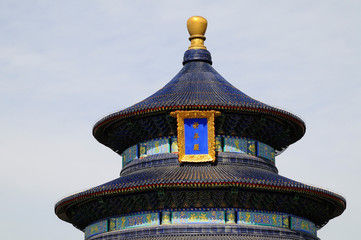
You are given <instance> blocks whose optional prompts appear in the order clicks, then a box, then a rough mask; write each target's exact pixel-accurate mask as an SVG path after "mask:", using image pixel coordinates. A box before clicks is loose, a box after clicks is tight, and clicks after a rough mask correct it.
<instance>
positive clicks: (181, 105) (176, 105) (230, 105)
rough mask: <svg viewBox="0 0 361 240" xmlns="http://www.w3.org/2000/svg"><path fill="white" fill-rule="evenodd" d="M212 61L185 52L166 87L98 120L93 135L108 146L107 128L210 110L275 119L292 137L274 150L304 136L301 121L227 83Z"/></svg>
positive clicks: (203, 54)
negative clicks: (182, 111) (183, 111)
mask: <svg viewBox="0 0 361 240" xmlns="http://www.w3.org/2000/svg"><path fill="white" fill-rule="evenodd" d="M211 62H212V60H211V55H210V53H209V52H208V51H207V50H203V49H192V50H188V51H186V53H185V55H184V61H183V64H184V67H183V68H182V70H181V71H180V72H179V73H178V74H177V75H176V76H175V77H174V78H173V79H172V80H171V81H170V82H169V83H168V84H166V85H165V86H164V87H163V88H162V89H160V90H159V91H157V92H156V93H154V94H153V95H151V96H150V97H148V98H146V99H145V100H143V101H141V102H139V103H137V104H135V105H133V106H131V107H128V108H126V109H124V110H122V111H119V112H115V113H113V114H110V115H108V116H106V117H104V118H103V119H101V120H100V121H98V122H97V123H96V124H95V126H94V129H93V133H94V136H95V137H96V138H97V139H98V141H100V142H102V143H103V144H105V145H109V144H107V141H108V139H107V138H108V137H109V135H111V134H108V135H106V134H105V133H104V132H103V131H104V129H105V128H106V126H108V125H110V124H114V123H115V122H119V121H120V120H123V119H129V118H132V117H137V118H141V117H144V116H146V115H149V114H155V113H157V114H160V113H162V112H163V114H164V113H165V114H166V115H168V114H169V111H173V110H179V109H196V110H197V109H198V110H207V109H209V110H211V109H212V110H220V111H221V112H227V111H228V112H229V111H231V112H233V113H239V114H244V113H247V114H250V113H251V114H254V113H256V114H259V115H262V117H265V118H270V117H271V116H272V117H276V118H277V119H278V121H281V122H283V123H282V124H284V125H289V126H291V127H290V129H292V133H291V134H290V133H289V131H287V133H285V135H286V134H290V135H292V137H290V139H289V140H288V142H287V141H286V142H285V143H284V146H276V147H277V148H285V147H287V146H288V145H289V144H291V143H293V142H295V141H297V140H298V139H299V138H301V137H302V136H303V134H304V132H305V125H304V122H303V121H302V120H301V119H300V118H298V117H297V116H295V115H293V114H291V113H289V112H286V111H284V110H282V109H278V108H275V107H272V106H269V105H267V104H264V103H262V102H260V101H257V100H255V99H253V98H251V97H249V96H248V95H246V94H244V93H243V92H241V91H240V90H238V89H237V88H235V87H234V86H233V85H232V84H230V83H229V82H228V81H226V80H225V79H224V78H223V77H222V76H221V75H220V74H219V73H218V72H217V71H216V70H215V69H214V68H213V67H212V66H211ZM260 127H262V126H260ZM264 127H265V128H266V127H267V126H264Z"/></svg>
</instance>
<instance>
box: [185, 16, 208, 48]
mask: <svg viewBox="0 0 361 240" xmlns="http://www.w3.org/2000/svg"><path fill="white" fill-rule="evenodd" d="M187 28H188V32H189V35H190V37H189V40H190V41H191V45H190V46H189V48H188V49H207V48H206V46H204V41H205V40H206V37H205V36H204V34H205V33H206V29H207V19H205V18H204V17H200V16H193V17H190V18H189V19H188V21H187Z"/></svg>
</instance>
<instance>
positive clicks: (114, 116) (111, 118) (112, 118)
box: [93, 105, 306, 142]
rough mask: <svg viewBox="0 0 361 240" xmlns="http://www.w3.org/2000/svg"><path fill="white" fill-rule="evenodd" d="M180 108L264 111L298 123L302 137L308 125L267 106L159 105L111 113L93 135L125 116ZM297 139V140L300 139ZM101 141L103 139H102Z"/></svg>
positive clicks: (95, 127) (99, 123)
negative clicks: (157, 106)
mask: <svg viewBox="0 0 361 240" xmlns="http://www.w3.org/2000/svg"><path fill="white" fill-rule="evenodd" d="M178 109H202V110H204V109H212V110H231V111H244V112H250V113H255V112H256V113H262V114H266V115H271V116H276V117H279V118H282V119H287V120H289V121H291V122H293V123H296V124H297V125H298V126H299V127H301V129H302V134H301V135H300V136H299V137H298V139H300V138H301V137H302V136H303V135H304V134H305V132H306V126H305V123H304V121H302V119H301V118H299V117H297V116H295V115H293V114H291V113H289V112H287V111H283V110H278V111H277V110H274V109H266V108H254V107H233V106H220V105H186V106H182V105H181V106H166V107H159V108H151V109H145V110H139V111H134V112H125V113H122V112H123V111H121V112H116V113H113V114H110V115H108V116H106V117H104V118H102V119H101V120H99V121H98V122H97V123H96V124H95V125H94V127H93V136H94V137H95V138H96V139H98V141H100V139H99V138H98V136H99V134H98V131H99V129H101V128H103V127H105V126H106V125H107V124H110V123H111V122H113V121H117V120H122V119H125V118H130V117H134V116H139V115H144V114H151V113H157V112H163V111H171V110H178ZM298 139H297V140H298ZM100 142H101V141H100Z"/></svg>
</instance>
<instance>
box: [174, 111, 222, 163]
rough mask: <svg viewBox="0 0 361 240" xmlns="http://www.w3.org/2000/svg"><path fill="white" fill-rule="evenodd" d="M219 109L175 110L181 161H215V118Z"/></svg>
mask: <svg viewBox="0 0 361 240" xmlns="http://www.w3.org/2000/svg"><path fill="white" fill-rule="evenodd" d="M220 114H221V113H220V112H218V111H214V110H211V111H196V110H194V111H175V112H171V113H170V115H171V116H172V117H176V118H177V126H178V127H177V134H178V152H179V162H214V161H215V159H216V156H215V145H216V140H215V128H214V118H215V117H217V116H219V115H220Z"/></svg>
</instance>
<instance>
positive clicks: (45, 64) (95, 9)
mask: <svg viewBox="0 0 361 240" xmlns="http://www.w3.org/2000/svg"><path fill="white" fill-rule="evenodd" d="M360 12H361V2H360V1H357V0H355V1H297V0H295V1H277V0H273V1H268V0H265V1H227V0H224V1H195V0H193V1H185V0H183V1H134V0H132V1H119V0H117V1H115V0H104V1H92V0H87V1H85V0H83V1H46V0H43V1H41V0H39V1H37V0H34V1H25V0H23V1H21V0H18V1H13V0H2V1H0V33H1V37H0V109H1V114H2V115H1V118H0V123H1V124H0V126H1V127H0V131H1V135H0V143H1V144H0V152H1V155H2V157H1V168H0V181H1V186H0V188H1V192H2V194H1V197H0V213H1V214H0V216H1V217H0V226H1V236H2V237H1V238H3V239H9V240H20V239H28V240H48V239H53V240H57V239H62V240H63V239H68V240H76V239H83V233H82V232H80V231H79V230H77V229H75V228H74V227H73V226H71V225H70V224H68V223H65V222H63V221H61V220H59V219H58V218H57V217H56V215H55V214H54V204H55V203H56V202H57V201H58V200H59V199H61V198H63V197H64V196H66V195H68V194H70V193H74V192H76V191H79V190H84V189H86V188H89V187H94V186H97V185H99V184H102V183H104V182H107V181H109V180H112V179H115V178H116V177H117V176H118V175H119V171H120V169H121V162H120V157H119V156H118V155H117V154H115V153H113V152H112V151H111V150H110V149H107V148H106V147H104V146H103V145H101V144H99V143H98V142H97V141H96V140H95V139H94V138H93V137H92V135H91V131H92V127H93V124H94V123H95V122H96V121H97V120H98V119H100V118H101V117H103V116H104V115H106V114H109V113H112V112H114V111H117V110H120V109H123V108H125V107H128V106H130V105H132V104H135V103H136V102H138V101H140V100H142V99H144V98H145V97H148V96H149V95H151V94H152V93H154V92H155V91H157V90H158V89H160V88H161V87H162V86H163V85H165V84H166V83H167V82H168V81H170V80H171V78H172V77H173V76H174V75H176V74H177V73H178V71H179V70H180V69H181V67H182V65H181V62H182V57H183V53H184V52H185V51H186V49H187V47H188V45H189V42H188V33H187V30H186V21H187V19H188V18H189V17H190V16H193V15H201V16H204V17H206V18H207V19H208V30H207V33H206V37H207V40H206V42H205V43H206V46H207V48H208V50H209V51H210V52H211V53H212V57H213V62H214V64H213V66H214V67H215V69H216V70H217V71H218V72H219V73H220V74H221V75H222V76H223V77H225V78H226V79H227V80H228V81H229V82H231V83H232V84H233V85H234V86H236V87H237V88H239V89H240V90H241V91H243V92H244V93H246V94H248V95H250V96H251V97H253V98H256V99H258V100H261V101H263V102H265V103H267V104H270V105H274V106H279V107H281V108H284V109H286V110H288V111H291V112H293V113H295V114H296V115H298V116H300V117H301V118H303V119H304V120H305V122H306V126H307V132H306V135H305V136H304V137H303V138H302V139H301V140H300V141H299V142H297V143H295V144H294V145H292V146H290V147H289V148H288V149H287V150H286V151H285V152H284V153H283V154H282V155H280V156H279V157H278V158H277V159H276V163H277V167H278V169H279V172H280V174H281V175H284V176H287V177H290V178H292V179H295V180H298V181H301V182H303V183H308V184H312V185H316V186H320V187H325V188H328V189H331V190H334V191H335V192H337V193H340V194H342V195H343V196H344V197H345V198H346V199H347V209H346V211H345V212H344V214H343V215H341V216H340V217H338V218H336V219H333V220H331V221H330V223H329V224H327V225H326V226H325V227H324V228H323V229H321V230H320V231H319V237H320V238H321V239H325V240H336V239H337V240H338V239H352V237H353V236H356V235H358V234H359V231H358V229H359V224H360V216H361V207H360V206H361V204H360V202H361V193H360V187H357V184H359V182H361V177H360V171H361V164H360V153H359V152H358V149H359V148H360V146H361V140H360V136H361V121H360V119H361V114H360V112H361V111H360V110H361V109H360V104H361V72H360V69H361V67H360V66H361V46H360V44H361V24H360V23H361V14H360Z"/></svg>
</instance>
